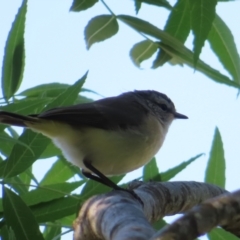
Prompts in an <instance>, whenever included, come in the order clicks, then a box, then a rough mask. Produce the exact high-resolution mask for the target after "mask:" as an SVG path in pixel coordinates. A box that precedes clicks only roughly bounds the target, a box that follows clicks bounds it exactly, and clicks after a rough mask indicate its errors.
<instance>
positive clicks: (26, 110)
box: [0, 99, 50, 115]
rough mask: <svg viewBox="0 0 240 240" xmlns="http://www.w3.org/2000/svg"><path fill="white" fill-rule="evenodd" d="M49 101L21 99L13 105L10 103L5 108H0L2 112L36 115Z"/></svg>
mask: <svg viewBox="0 0 240 240" xmlns="http://www.w3.org/2000/svg"><path fill="white" fill-rule="evenodd" d="M49 102H50V100H48V99H34V100H32V99H22V100H19V101H17V102H14V103H10V104H8V105H6V106H1V108H0V109H1V110H2V111H7V112H14V113H18V114H23V115H28V114H35V113H38V111H37V110H38V109H40V111H41V110H42V109H43V107H44V106H46V105H47V104H48V103H49Z"/></svg>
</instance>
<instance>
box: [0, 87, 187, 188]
mask: <svg viewBox="0 0 240 240" xmlns="http://www.w3.org/2000/svg"><path fill="white" fill-rule="evenodd" d="M175 118H182V119H186V118H187V117H186V116H185V115H182V114H180V113H177V112H176V109H175V107H174V104H173V102H172V101H171V100H170V99H169V98H168V97H167V96H166V95H165V94H162V93H159V92H156V91H134V92H126V93H123V94H121V95H119V96H117V97H109V98H105V99H102V100H98V101H95V102H91V103H85V104H78V105H74V106H68V107H59V108H54V109H51V110H48V111H45V112H43V113H40V114H37V115H29V116H22V115H19V114H15V113H10V112H5V111H0V122H1V123H4V124H10V125H14V126H20V127H26V128H30V129H32V130H33V131H35V132H39V133H42V134H43V135H45V136H47V137H49V138H50V139H52V141H53V143H54V144H55V145H56V146H57V147H58V148H60V149H61V150H62V153H63V155H64V156H65V158H66V159H67V160H68V161H70V162H72V163H73V164H74V165H76V166H78V167H79V168H81V169H82V172H83V174H84V175H85V176H87V177H88V178H91V179H93V180H96V181H98V182H101V183H103V184H105V185H107V186H109V187H113V188H115V189H119V187H118V186H117V185H116V184H115V183H113V182H112V181H111V180H110V179H108V178H107V177H106V176H111V175H120V174H124V173H128V172H130V171H132V170H134V169H137V168H139V167H141V166H143V165H145V164H146V163H148V162H149V161H150V160H151V159H152V157H153V156H154V155H155V154H156V153H157V152H158V150H159V149H160V148H161V146H162V144H163V141H164V139H165V136H166V133H167V131H168V128H169V126H170V124H171V123H172V121H173V119H175Z"/></svg>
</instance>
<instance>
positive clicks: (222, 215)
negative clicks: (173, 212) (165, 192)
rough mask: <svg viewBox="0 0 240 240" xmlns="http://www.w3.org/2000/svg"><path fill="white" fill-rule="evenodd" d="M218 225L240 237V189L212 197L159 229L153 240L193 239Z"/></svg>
mask: <svg viewBox="0 0 240 240" xmlns="http://www.w3.org/2000/svg"><path fill="white" fill-rule="evenodd" d="M216 226H222V227H223V228H224V229H225V230H227V231H229V232H231V233H233V234H235V235H236V236H237V237H240V191H237V192H234V193H230V194H224V195H222V196H219V197H216V198H214V199H210V200H208V201H206V202H205V203H203V204H201V205H200V206H196V207H194V209H192V210H191V211H190V212H188V213H187V214H185V215H184V216H183V217H181V218H180V219H178V220H177V221H175V222H174V223H172V224H171V225H169V226H166V227H165V228H163V229H162V230H161V231H159V232H158V233H157V234H156V235H155V236H153V237H152V238H151V240H171V239H174V240H192V239H195V238H196V237H198V236H201V235H203V234H204V233H207V232H209V231H210V230H211V229H212V228H214V227H216Z"/></svg>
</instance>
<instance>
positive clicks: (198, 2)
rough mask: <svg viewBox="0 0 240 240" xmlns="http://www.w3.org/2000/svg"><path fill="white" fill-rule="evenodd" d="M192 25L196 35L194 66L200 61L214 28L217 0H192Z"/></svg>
mask: <svg viewBox="0 0 240 240" xmlns="http://www.w3.org/2000/svg"><path fill="white" fill-rule="evenodd" d="M189 3H190V6H191V25H192V30H193V34H194V36H195V37H194V41H193V45H194V50H193V52H194V58H193V59H194V66H196V64H197V61H198V59H199V56H200V53H201V50H202V47H203V45H204V42H205V40H206V39H207V37H208V34H209V32H210V30H211V28H212V23H213V20H214V18H215V12H216V10H215V8H216V5H217V0H210V1H209V0H191V1H189Z"/></svg>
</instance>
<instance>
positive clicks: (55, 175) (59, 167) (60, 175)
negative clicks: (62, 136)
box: [40, 157, 79, 186]
mask: <svg viewBox="0 0 240 240" xmlns="http://www.w3.org/2000/svg"><path fill="white" fill-rule="evenodd" d="M77 170H79V168H77V167H76V166H74V165H72V164H71V163H70V162H67V161H66V160H65V159H64V158H63V157H60V158H59V159H58V160H57V161H56V162H55V163H54V164H53V165H52V167H51V168H50V169H49V170H48V172H47V173H46V174H45V176H44V177H43V179H42V181H41V182H40V185H41V186H43V185H49V184H54V183H60V182H65V181H67V180H69V179H70V178H72V177H73V176H74V175H75V174H76V171H77Z"/></svg>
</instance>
